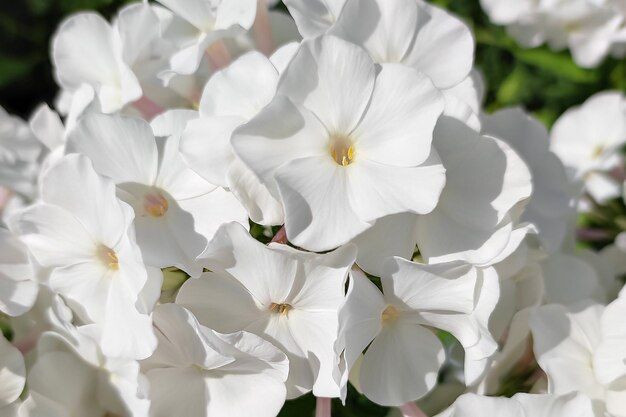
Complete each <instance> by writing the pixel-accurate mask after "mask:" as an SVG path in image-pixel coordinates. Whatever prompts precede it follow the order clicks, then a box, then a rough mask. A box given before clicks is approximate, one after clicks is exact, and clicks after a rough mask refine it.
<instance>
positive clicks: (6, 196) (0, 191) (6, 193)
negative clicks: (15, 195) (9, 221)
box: [0, 187, 12, 213]
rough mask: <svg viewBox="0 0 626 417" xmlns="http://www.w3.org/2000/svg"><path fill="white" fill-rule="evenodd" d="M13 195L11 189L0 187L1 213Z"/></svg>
mask: <svg viewBox="0 0 626 417" xmlns="http://www.w3.org/2000/svg"><path fill="white" fill-rule="evenodd" d="M11 195H12V193H11V190H9V189H8V188H4V187H0V213H1V212H2V210H3V209H4V208H5V207H6V206H7V204H9V200H10V199H11Z"/></svg>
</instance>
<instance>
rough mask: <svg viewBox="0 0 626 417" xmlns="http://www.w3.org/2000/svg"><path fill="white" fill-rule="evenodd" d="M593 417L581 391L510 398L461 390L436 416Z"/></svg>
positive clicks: (587, 401) (518, 395)
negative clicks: (454, 400) (448, 405)
mask: <svg viewBox="0 0 626 417" xmlns="http://www.w3.org/2000/svg"><path fill="white" fill-rule="evenodd" d="M482 416H498V417H522V416H528V417H593V416H594V414H593V409H592V407H591V401H589V398H587V397H585V396H584V395H581V394H576V393H570V394H568V395H562V396H555V395H532V394H516V395H514V396H513V397H512V398H495V397H482V396H479V395H476V394H465V395H462V396H461V397H459V398H458V399H457V400H456V402H455V403H454V404H453V405H452V407H450V409H449V410H447V411H446V412H444V413H442V414H440V416H439V417H482Z"/></svg>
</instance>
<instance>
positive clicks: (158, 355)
mask: <svg viewBox="0 0 626 417" xmlns="http://www.w3.org/2000/svg"><path fill="white" fill-rule="evenodd" d="M284 3H285V4H286V6H287V8H288V10H289V12H290V15H288V14H286V13H283V12H280V11H276V10H271V8H272V6H273V5H272V4H268V3H267V2H266V1H265V0H258V1H257V0H213V1H210V2H208V1H205V0H159V1H158V3H155V4H153V3H147V2H141V3H136V4H131V5H129V6H127V7H125V8H123V9H122V10H120V11H119V13H118V14H117V16H116V17H115V19H114V20H113V21H112V22H110V23H109V22H108V21H106V20H105V19H103V18H102V17H100V16H99V15H97V14H93V13H81V14H77V15H74V16H71V17H70V18H69V19H67V20H66V21H64V22H63V23H62V24H61V25H60V27H59V28H58V30H57V32H56V34H55V36H54V39H53V42H52V52H51V54H52V60H53V64H54V70H55V77H56V80H57V81H58V84H59V86H60V88H61V92H60V94H59V97H58V100H57V102H56V103H55V108H56V111H53V110H52V109H50V108H49V107H48V106H47V105H42V106H40V107H39V108H38V109H37V110H36V111H35V113H34V114H33V116H32V117H31V119H30V120H29V121H28V122H25V121H22V120H20V119H18V118H15V117H12V116H9V115H8V114H6V113H5V112H2V113H0V184H1V185H2V188H0V210H1V211H0V214H1V224H2V225H3V226H2V228H0V312H1V313H2V318H3V320H2V323H6V324H8V325H9V327H7V329H6V330H7V331H6V332H5V335H6V338H5V337H3V336H2V334H0V415H2V416H10V417H30V416H33V417H35V416H46V417H50V416H59V417H65V416H86V417H108V416H118V417H148V416H149V417H166V416H167V417H170V416H186V417H215V416H218V417H222V416H228V417H244V416H246V417H247V416H252V415H253V416H259V417H273V416H277V415H278V414H279V412H280V410H281V409H282V407H283V404H284V403H285V401H286V400H291V399H295V398H297V397H300V396H303V395H305V394H308V393H312V394H313V395H314V396H316V397H317V406H318V416H320V417H324V416H326V417H328V416H330V412H331V411H330V399H331V398H338V399H339V400H340V401H342V402H344V403H345V402H346V400H347V399H348V397H349V396H350V395H363V396H365V397H366V398H367V399H368V400H369V401H372V402H374V403H376V404H379V405H382V406H386V407H396V408H399V409H400V412H401V413H403V414H404V415H405V416H423V415H424V411H423V410H422V409H421V408H424V410H426V409H428V413H429V414H430V413H435V412H441V411H443V413H444V414H443V415H445V416H458V417H461V416H484V415H503V416H509V415H510V416H519V415H532V416H546V417H560V416H563V417H571V416H579V417H604V416H612V417H624V416H626V384H625V383H626V322H625V321H624V315H625V314H626V292H625V291H622V294H621V295H619V293H620V291H621V286H622V283H621V281H620V280H619V279H618V277H619V276H620V274H621V273H623V272H626V268H624V265H623V260H622V259H621V258H622V256H621V255H620V253H622V252H621V250H622V247H621V246H620V245H619V244H617V245H616V246H610V247H608V248H607V249H605V250H603V251H602V252H595V251H592V250H590V249H587V250H580V249H577V248H576V239H577V237H576V234H575V231H576V224H575V219H576V216H577V214H578V213H579V211H583V212H584V211H585V210H589V207H591V206H593V205H594V204H598V203H603V202H606V201H608V200H609V199H610V198H614V197H617V196H619V195H620V193H621V182H622V181H623V180H624V178H626V176H621V177H620V175H619V172H617V171H619V169H620V167H622V165H623V162H622V160H621V157H620V148H621V147H622V146H623V145H624V143H626V98H625V97H624V96H623V95H622V94H620V93H617V92H606V93H601V94H599V95H598V96H596V97H593V98H591V99H590V100H589V101H588V102H586V103H585V104H584V105H583V106H582V107H580V108H575V109H572V110H570V111H568V112H567V113H566V114H565V115H563V116H562V118H561V119H560V120H559V122H558V123H557V124H556V126H555V127H554V129H553V130H552V132H548V130H547V129H546V128H545V127H543V125H542V124H540V123H539V122H538V121H537V120H535V119H534V118H532V116H530V115H528V114H526V113H525V112H524V111H523V110H522V109H520V108H508V109H504V110H501V111H499V112H497V113H494V114H487V113H486V112H484V111H483V110H482V105H481V103H482V101H483V97H482V96H483V80H482V77H481V76H480V75H479V73H478V72H477V71H476V70H474V69H473V60H474V41H473V37H472V33H471V31H470V29H469V28H468V27H467V26H466V24H464V23H463V22H462V21H461V20H459V19H458V18H457V17H455V16H453V15H451V14H450V13H448V12H447V11H445V10H443V9H441V8H438V7H436V6H433V5H431V4H429V3H426V2H424V1H422V0H345V1H344V0H286V1H285V2H284ZM484 3H485V4H486V5H489V4H490V2H487V1H485V2H484ZM502 4H504V3H502ZM533 4H534V2H533ZM498 5H500V3H498ZM554 7H556V6H554ZM598 7H600V6H598ZM529 8H530V6H529ZM494 10H500V9H495V8H494ZM524 12H526V9H524ZM494 13H495V12H494ZM520 13H521V12H520ZM290 16H293V18H291V17H290ZM620 19H621V18H620ZM511 21H513V19H511ZM619 23H620V24H621V20H620V21H619ZM542 39H543V38H542ZM487 81H488V80H487ZM550 136H551V138H550ZM585 231H586V232H587V233H588V234H590V233H592V232H593V230H583V231H581V232H585ZM623 246H625V247H624V248H623V250H624V251H625V252H626V245H623ZM349 386H351V387H353V388H354V389H355V390H356V391H355V390H353V389H352V388H350V390H348V388H349ZM356 392H358V393H359V394H356ZM528 392H531V393H530V394H529V393H528ZM461 394H462V395H461ZM513 394H517V395H514V396H513ZM494 396H502V398H494ZM504 396H506V397H512V398H504ZM441 398H443V401H442V400H441ZM418 400H419V401H418ZM416 401H418V402H417V403H416ZM435 403H436V404H435ZM433 404H435V405H433ZM420 407H421V408H420ZM429 407H430V408H429ZM444 410H445V411H444Z"/></svg>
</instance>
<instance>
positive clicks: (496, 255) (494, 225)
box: [354, 117, 532, 275]
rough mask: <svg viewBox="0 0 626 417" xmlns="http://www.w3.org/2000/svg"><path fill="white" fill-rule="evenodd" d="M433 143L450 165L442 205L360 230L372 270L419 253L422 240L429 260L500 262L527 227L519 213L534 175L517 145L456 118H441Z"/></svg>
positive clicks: (365, 263)
mask: <svg viewBox="0 0 626 417" xmlns="http://www.w3.org/2000/svg"><path fill="white" fill-rule="evenodd" d="M433 147H434V149H435V150H436V151H437V154H438V155H439V157H440V158H441V162H442V164H443V166H444V167H445V168H446V185H445V187H444V188H443V192H442V193H441V196H440V198H439V201H438V203H437V207H436V208H435V209H434V210H433V211H432V212H431V213H428V214H423V215H417V214H412V213H402V214H396V215H392V216H387V217H384V218H382V219H380V220H378V221H376V224H375V225H374V226H373V227H372V228H371V229H369V230H367V231H366V232H364V233H363V234H361V235H360V236H358V237H357V238H356V239H355V240H354V242H355V243H356V244H357V245H358V247H359V255H358V260H357V263H358V264H359V266H360V267H361V268H363V269H364V270H365V271H367V272H369V273H371V274H374V275H380V270H381V267H382V265H383V262H384V261H385V259H386V258H388V257H390V256H401V257H404V258H407V259H411V258H412V256H413V252H414V251H415V245H416V244H417V247H418V249H419V251H420V255H421V256H422V258H423V259H424V260H425V261H426V263H429V264H432V263H441V262H450V261H455V260H463V261H465V262H469V263H472V264H475V265H488V264H494V263H497V262H499V261H501V260H502V259H503V258H505V257H506V256H508V255H509V254H510V253H512V252H513V251H514V250H515V249H516V248H517V247H518V246H519V244H520V242H521V240H522V239H523V237H524V236H525V234H526V233H527V231H528V228H527V227H525V226H523V225H519V212H520V208H521V207H523V206H524V204H525V203H526V202H527V200H528V198H529V197H530V196H531V193H532V183H531V176H530V172H529V170H528V167H527V166H526V164H525V163H524V161H523V160H522V159H521V158H520V156H519V155H518V154H517V153H516V152H515V151H514V150H513V148H511V147H510V146H509V145H507V144H506V143H505V142H504V141H502V140H500V139H497V138H495V137H492V136H488V135H481V134H479V133H477V132H476V131H474V130H473V129H471V128H470V127H468V126H467V125H465V124H463V123H461V122H460V121H458V120H455V119H453V118H450V117H442V118H440V119H439V121H438V123H437V126H436V127H435V131H434V139H433ZM411 187H413V188H416V185H415V184H412V185H411Z"/></svg>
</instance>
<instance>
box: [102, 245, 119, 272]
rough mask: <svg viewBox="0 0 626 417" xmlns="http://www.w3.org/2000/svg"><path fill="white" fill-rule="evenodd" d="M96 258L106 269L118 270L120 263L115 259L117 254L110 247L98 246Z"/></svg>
mask: <svg viewBox="0 0 626 417" xmlns="http://www.w3.org/2000/svg"><path fill="white" fill-rule="evenodd" d="M98 258H100V260H101V261H102V263H104V265H106V267H107V268H109V269H112V270H114V271H117V270H118V269H120V261H119V259H117V254H116V253H115V251H114V250H113V249H111V248H110V247H108V246H105V245H100V246H98Z"/></svg>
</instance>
